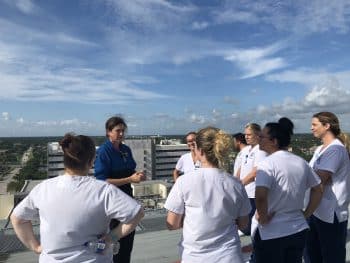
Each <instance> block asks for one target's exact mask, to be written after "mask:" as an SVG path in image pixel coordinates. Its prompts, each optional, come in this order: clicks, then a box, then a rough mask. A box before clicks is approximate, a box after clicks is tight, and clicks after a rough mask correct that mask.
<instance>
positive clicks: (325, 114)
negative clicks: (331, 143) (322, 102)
mask: <svg viewBox="0 0 350 263" xmlns="http://www.w3.org/2000/svg"><path fill="white" fill-rule="evenodd" d="M312 117H313V118H317V119H318V120H319V121H320V122H321V123H322V125H326V124H327V123H328V124H329V131H330V132H331V133H332V134H333V135H334V136H335V137H336V138H337V139H339V140H340V141H341V142H342V143H343V144H344V146H345V148H346V149H347V150H348V152H350V141H349V136H348V135H347V134H345V133H343V132H342V131H341V129H340V123H339V119H338V117H337V116H336V115H335V114H334V113H332V112H329V111H321V112H318V113H315V114H314V115H313V116H312Z"/></svg>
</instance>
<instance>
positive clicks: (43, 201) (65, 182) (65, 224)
mask: <svg viewBox="0 0 350 263" xmlns="http://www.w3.org/2000/svg"><path fill="white" fill-rule="evenodd" d="M60 146H61V147H62V150H63V163H64V172H65V173H64V175H60V176H57V177H54V178H52V179H47V180H44V181H43V182H41V183H40V184H38V185H37V186H35V187H34V188H33V190H32V191H31V192H30V193H29V194H28V196H27V197H26V198H25V199H23V200H22V201H21V202H20V203H19V204H18V205H17V206H16V207H15V209H14V210H13V213H12V215H11V222H12V225H13V228H14V230H15V232H16V234H17V236H18V238H19V239H20V240H21V241H22V242H23V243H24V244H25V246H26V247H28V248H29V249H31V250H33V251H34V252H35V253H37V254H40V257H39V262H42V263H47V262H71V263H78V262H96V263H110V262H111V260H112V249H110V247H111V246H107V248H106V249H105V250H103V253H96V251H92V250H91V249H90V248H89V247H88V246H87V245H86V244H87V243H88V242H90V241H92V242H94V241H96V240H98V239H99V238H101V237H102V239H100V241H101V242H102V244H103V242H105V241H106V242H107V244H110V243H111V242H112V240H113V243H114V242H115V241H117V240H118V239H119V238H121V237H123V236H125V235H127V234H128V233H130V232H131V231H133V230H134V229H135V227H136V226H137V224H138V223H139V222H140V220H141V218H142V217H143V209H142V207H141V206H140V205H139V204H138V203H137V202H136V201H135V200H133V199H132V198H130V197H129V196H127V195H126V194H124V193H123V192H122V191H120V190H119V189H117V188H116V187H114V186H112V185H110V184H108V183H105V182H102V181H97V180H95V178H92V177H90V176H88V172H89V169H90V168H91V167H92V164H93V162H94V159H95V144H94V142H93V141H92V139H91V138H89V137H87V136H84V135H78V136H75V135H72V134H66V135H65V136H64V138H63V139H62V140H61V141H60ZM38 218H40V243H39V241H38V240H37V239H36V237H35V235H34V233H33V227H32V220H35V219H38ZM112 218H115V219H118V220H120V222H121V223H120V225H119V226H118V227H117V228H115V229H113V230H111V231H110V232H109V233H108V231H109V230H108V227H109V222H110V220H111V219H112ZM103 240H104V241H103ZM101 252H102V251H101Z"/></svg>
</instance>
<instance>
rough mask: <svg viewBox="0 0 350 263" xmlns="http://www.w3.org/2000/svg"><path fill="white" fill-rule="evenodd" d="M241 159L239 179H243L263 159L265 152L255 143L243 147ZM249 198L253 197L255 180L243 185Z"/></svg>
mask: <svg viewBox="0 0 350 263" xmlns="http://www.w3.org/2000/svg"><path fill="white" fill-rule="evenodd" d="M242 154H243V159H242V164H241V173H240V179H241V180H243V178H244V177H246V176H247V175H248V174H249V173H250V172H251V171H252V170H253V168H254V167H256V166H257V164H258V163H259V162H261V161H262V160H264V158H265V157H266V152H264V151H261V150H260V149H259V145H255V146H254V147H253V148H252V146H251V145H249V146H248V147H245V148H244V151H243V153H242ZM245 190H246V191H247V194H248V197H249V198H255V181H253V182H251V183H249V184H247V185H246V186H245Z"/></svg>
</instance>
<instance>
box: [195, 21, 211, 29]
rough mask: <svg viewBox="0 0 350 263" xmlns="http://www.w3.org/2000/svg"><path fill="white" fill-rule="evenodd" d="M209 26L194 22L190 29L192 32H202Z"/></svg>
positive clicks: (205, 23)
mask: <svg viewBox="0 0 350 263" xmlns="http://www.w3.org/2000/svg"><path fill="white" fill-rule="evenodd" d="M208 26H209V23H208V22H204V21H203V22H198V21H194V22H193V23H192V26H191V28H192V29H193V30H203V29H206V28H207V27H208Z"/></svg>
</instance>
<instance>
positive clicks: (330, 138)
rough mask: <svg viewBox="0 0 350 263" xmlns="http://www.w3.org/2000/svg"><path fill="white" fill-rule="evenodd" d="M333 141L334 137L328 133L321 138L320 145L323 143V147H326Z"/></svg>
mask: <svg viewBox="0 0 350 263" xmlns="http://www.w3.org/2000/svg"><path fill="white" fill-rule="evenodd" d="M334 139H335V136H334V135H333V134H332V133H330V132H327V133H326V134H325V135H324V136H323V137H322V143H323V146H324V147H325V146H327V145H329V144H330V143H331V142H333V141H334Z"/></svg>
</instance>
